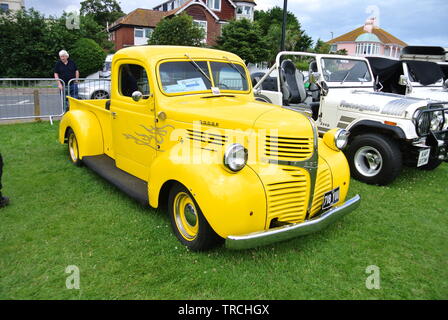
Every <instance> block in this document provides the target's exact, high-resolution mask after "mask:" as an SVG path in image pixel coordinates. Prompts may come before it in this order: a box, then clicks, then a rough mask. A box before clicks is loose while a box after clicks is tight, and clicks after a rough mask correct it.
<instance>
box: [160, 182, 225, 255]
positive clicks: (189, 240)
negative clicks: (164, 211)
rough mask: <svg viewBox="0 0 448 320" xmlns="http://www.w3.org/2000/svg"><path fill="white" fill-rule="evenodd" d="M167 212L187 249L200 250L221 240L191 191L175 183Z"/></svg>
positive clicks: (208, 247) (174, 229) (176, 233)
mask: <svg viewBox="0 0 448 320" xmlns="http://www.w3.org/2000/svg"><path fill="white" fill-rule="evenodd" d="M168 212H169V215H170V221H171V226H172V228H173V231H174V234H175V235H176V237H177V238H178V239H179V241H180V242H182V243H183V244H184V245H185V246H187V247H188V248H189V249H191V250H194V251H202V250H207V249H210V248H213V247H215V246H217V245H219V244H220V243H221V242H222V240H223V239H222V238H221V237H220V236H218V235H217V234H216V233H215V231H214V230H213V229H212V228H211V227H210V225H209V224H208V222H207V220H206V219H205V217H204V215H203V214H202V211H201V209H200V208H199V206H198V204H197V203H196V201H195V200H194V198H193V196H192V195H191V193H190V192H189V191H188V190H187V188H185V187H184V186H183V185H181V184H176V185H175V186H173V188H172V189H171V191H170V194H169V197H168Z"/></svg>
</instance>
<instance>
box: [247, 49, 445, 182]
mask: <svg viewBox="0 0 448 320" xmlns="http://www.w3.org/2000/svg"><path fill="white" fill-rule="evenodd" d="M291 59H292V60H294V59H296V60H297V59H298V60H300V61H301V62H302V63H303V61H307V62H309V79H308V80H307V81H306V80H305V79H304V77H303V74H302V72H301V71H299V70H297V68H296V65H295V63H294V62H293V61H292V60H291ZM277 75H278V76H277ZM251 78H252V82H253V84H254V92H255V96H256V99H257V100H259V101H264V102H268V103H273V104H277V105H279V106H283V107H285V108H293V109H296V110H301V111H303V112H307V113H308V114H309V115H311V116H312V118H313V119H314V120H315V121H316V122H317V126H318V128H319V133H320V134H323V133H325V132H326V131H328V130H330V129H332V128H341V129H346V130H349V132H350V139H349V144H348V146H347V148H346V149H345V153H346V155H347V158H348V160H349V163H350V168H351V173H352V176H353V177H354V178H356V179H358V180H360V181H363V182H366V183H370V184H379V185H385V184H388V183H390V182H392V181H393V180H394V179H395V178H396V177H397V176H398V174H399V173H400V171H401V168H402V165H403V164H406V165H409V166H414V167H418V168H421V169H426V170H432V169H435V168H436V167H438V166H439V165H440V164H441V162H442V161H443V160H445V161H448V103H443V102H440V101H430V100H425V99H419V98H411V97H405V96H403V95H397V94H391V93H383V92H375V89H374V87H375V81H374V77H373V75H372V71H371V68H370V65H369V63H368V61H367V60H366V59H365V58H361V57H351V56H340V55H333V54H312V53H306V52H280V53H279V54H278V55H277V57H276V62H275V64H274V65H273V66H272V67H271V68H270V69H269V71H267V72H266V73H264V74H263V73H256V74H253V75H252V76H251Z"/></svg>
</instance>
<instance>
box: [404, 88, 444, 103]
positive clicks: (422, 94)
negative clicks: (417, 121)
mask: <svg viewBox="0 0 448 320" xmlns="http://www.w3.org/2000/svg"><path fill="white" fill-rule="evenodd" d="M407 97H412V98H420V99H431V100H433V101H440V102H448V90H446V89H443V88H442V87H427V88H413V90H412V92H411V93H410V94H408V95H407Z"/></svg>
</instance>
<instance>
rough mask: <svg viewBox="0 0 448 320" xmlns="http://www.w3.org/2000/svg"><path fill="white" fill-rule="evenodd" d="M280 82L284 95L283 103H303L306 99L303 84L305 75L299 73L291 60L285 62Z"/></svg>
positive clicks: (281, 69) (281, 70)
mask: <svg viewBox="0 0 448 320" xmlns="http://www.w3.org/2000/svg"><path fill="white" fill-rule="evenodd" d="M280 82H281V86H282V93H283V103H284V104H285V105H289V104H291V103H293V104H297V103H302V102H304V101H305V99H306V91H305V86H304V84H303V74H302V73H301V72H300V71H297V69H296V66H295V65H294V63H293V62H292V61H291V60H289V59H288V60H283V62H282V64H281V66H280Z"/></svg>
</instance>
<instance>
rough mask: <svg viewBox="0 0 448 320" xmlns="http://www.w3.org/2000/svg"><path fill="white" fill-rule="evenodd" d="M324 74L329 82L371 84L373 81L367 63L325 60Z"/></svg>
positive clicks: (335, 59) (323, 65)
mask: <svg viewBox="0 0 448 320" xmlns="http://www.w3.org/2000/svg"><path fill="white" fill-rule="evenodd" d="M321 64H322V72H323V77H324V79H325V81H327V82H340V83H344V82H369V81H372V76H371V75H370V71H369V68H368V66H367V63H366V62H365V61H361V60H351V59H339V58H323V59H322V62H321Z"/></svg>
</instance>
